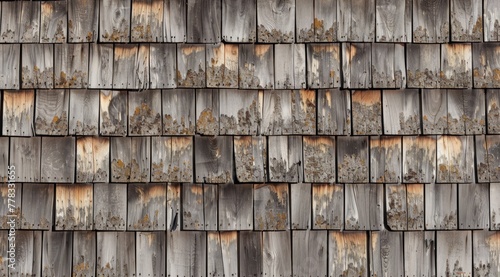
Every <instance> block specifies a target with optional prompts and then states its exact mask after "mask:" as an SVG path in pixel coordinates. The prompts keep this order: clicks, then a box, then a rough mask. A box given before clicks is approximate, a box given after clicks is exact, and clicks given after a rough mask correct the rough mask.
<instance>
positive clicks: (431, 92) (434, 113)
mask: <svg viewBox="0 0 500 277" xmlns="http://www.w3.org/2000/svg"><path fill="white" fill-rule="evenodd" d="M447 104H448V96H447V91H446V90H444V89H424V90H422V125H423V134H446V133H448V105H447Z"/></svg>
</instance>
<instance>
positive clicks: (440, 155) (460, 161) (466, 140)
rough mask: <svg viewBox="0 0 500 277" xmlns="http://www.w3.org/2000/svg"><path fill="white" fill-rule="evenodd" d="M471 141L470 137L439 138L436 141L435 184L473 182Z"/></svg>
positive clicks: (472, 148) (472, 145) (472, 149)
mask: <svg viewBox="0 0 500 277" xmlns="http://www.w3.org/2000/svg"><path fill="white" fill-rule="evenodd" d="M473 140H474V138H473V137H472V136H440V137H439V138H438V139H437V166H438V170H437V172H438V174H437V179H436V182H439V183H469V182H473V178H474V156H475V155H474V141H473Z"/></svg>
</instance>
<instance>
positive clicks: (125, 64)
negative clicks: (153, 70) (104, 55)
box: [113, 44, 149, 89]
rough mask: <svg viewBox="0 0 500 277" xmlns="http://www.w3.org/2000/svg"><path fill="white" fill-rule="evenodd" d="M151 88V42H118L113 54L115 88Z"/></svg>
mask: <svg viewBox="0 0 500 277" xmlns="http://www.w3.org/2000/svg"><path fill="white" fill-rule="evenodd" d="M147 88H149V44H140V45H137V44H117V45H115V48H114V55H113V89H147Z"/></svg>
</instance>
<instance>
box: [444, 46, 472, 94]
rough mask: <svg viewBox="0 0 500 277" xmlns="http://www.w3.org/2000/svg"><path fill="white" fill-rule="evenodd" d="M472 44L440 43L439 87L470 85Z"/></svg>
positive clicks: (463, 86) (465, 86)
mask: <svg viewBox="0 0 500 277" xmlns="http://www.w3.org/2000/svg"><path fill="white" fill-rule="evenodd" d="M471 66H472V46H471V44H470V43H463V44H462V43H456V44H442V45H441V71H440V73H439V77H440V79H441V80H440V82H439V87H441V88H470V87H472V71H471Z"/></svg>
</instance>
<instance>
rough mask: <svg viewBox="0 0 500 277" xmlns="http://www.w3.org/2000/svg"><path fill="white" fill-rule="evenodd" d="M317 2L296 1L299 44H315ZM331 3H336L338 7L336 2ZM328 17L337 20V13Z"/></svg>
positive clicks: (296, 27) (296, 25)
mask: <svg viewBox="0 0 500 277" xmlns="http://www.w3.org/2000/svg"><path fill="white" fill-rule="evenodd" d="M315 2H316V1H310V0H296V1H295V36H296V38H295V40H296V41H297V42H298V43H307V42H314V38H315V33H314V27H315V26H314V23H315V20H314V19H315V11H314V4H315ZM331 3H334V4H335V7H336V6H337V3H336V1H331ZM328 17H329V18H331V17H333V18H335V17H336V13H331V14H329V16H328ZM318 23H319V22H318ZM335 38H336V37H335Z"/></svg>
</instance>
